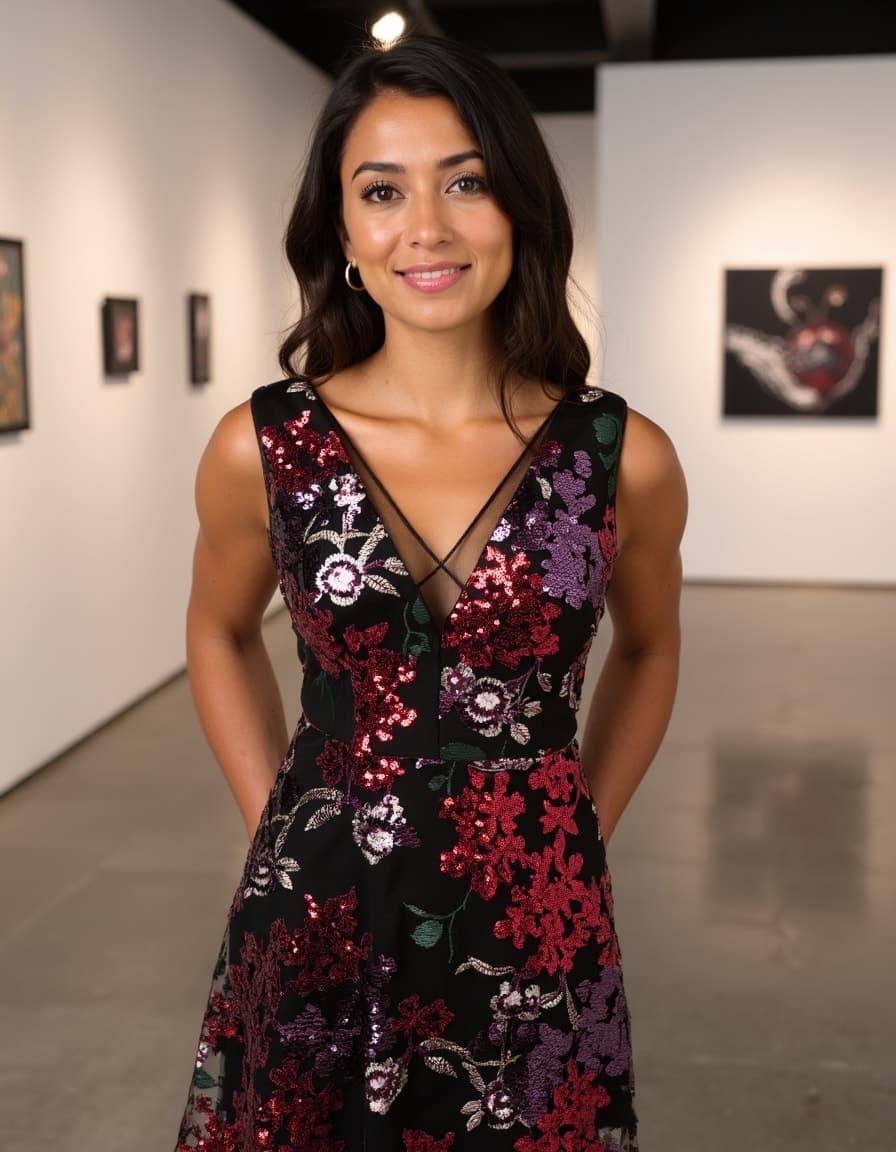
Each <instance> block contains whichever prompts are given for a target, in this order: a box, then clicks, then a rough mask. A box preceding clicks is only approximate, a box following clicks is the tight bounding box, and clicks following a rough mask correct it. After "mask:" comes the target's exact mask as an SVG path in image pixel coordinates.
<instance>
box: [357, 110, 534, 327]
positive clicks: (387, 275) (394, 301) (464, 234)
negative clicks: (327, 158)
mask: <svg viewBox="0 0 896 1152" xmlns="http://www.w3.org/2000/svg"><path fill="white" fill-rule="evenodd" d="M340 176H341V181H342V203H343V225H344V248H345V254H346V258H347V259H350V260H351V259H353V260H355V261H357V264H358V271H357V272H355V273H353V278H354V279H355V280H357V278H358V277H359V276H360V278H361V280H362V281H363V283H364V287H365V288H366V289H367V291H368V293H369V294H370V296H371V297H372V298H373V299H374V300H375V301H376V303H377V304H379V306H380V307H381V308H382V310H383V313H384V316H385V319H386V326H387V331H388V330H389V327H390V325H399V326H403V327H405V328H409V329H422V330H426V331H431V332H436V331H449V330H452V329H458V330H460V329H466V330H468V331H469V332H470V333H471V334H472V333H474V332H477V331H482V330H483V327H484V321H485V319H486V317H487V314H488V311H489V309H490V307H491V305H492V304H493V302H494V300H495V298H496V297H497V295H498V294H499V292H500V291H501V289H502V288H503V287H504V285H505V284H506V283H507V280H508V277H509V276H510V271H511V268H512V266H513V225H512V223H511V221H510V219H509V217H508V216H507V215H506V214H505V213H504V212H503V211H502V210H501V208H499V207H498V205H497V203H496V202H495V200H494V199H493V197H492V195H491V192H490V191H489V189H488V187H487V185H486V181H485V166H484V164H483V161H482V156H481V154H480V152H479V146H478V144H477V142H476V140H474V138H473V137H472V136H471V135H470V132H469V130H468V129H467V128H466V127H465V125H464V124H463V122H462V121H461V119H460V117H459V116H458V114H457V111H456V109H455V107H454V105H453V104H452V103H451V102H450V101H449V100H447V99H445V98H444V97H442V96H422V97H421V96H407V95H405V94H404V93H399V92H389V93H384V94H383V95H380V96H377V97H376V98H375V99H374V100H372V101H371V103H370V104H368V105H367V107H366V108H365V109H364V111H363V112H362V113H361V115H360V116H359V117H358V119H357V121H356V122H355V125H354V127H353V128H352V130H351V132H350V133H349V136H348V138H347V140H346V144H345V151H344V155H343V158H342V166H341V169H340ZM346 291H348V289H346Z"/></svg>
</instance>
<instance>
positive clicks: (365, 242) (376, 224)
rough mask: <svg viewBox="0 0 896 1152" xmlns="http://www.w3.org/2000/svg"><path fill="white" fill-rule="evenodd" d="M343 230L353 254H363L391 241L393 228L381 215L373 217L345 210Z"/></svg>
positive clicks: (376, 249)
mask: <svg viewBox="0 0 896 1152" xmlns="http://www.w3.org/2000/svg"><path fill="white" fill-rule="evenodd" d="M345 231H346V235H347V237H348V241H349V243H350V244H351V246H352V250H353V252H354V253H355V255H356V256H363V254H364V253H376V252H380V251H382V250H383V249H384V248H387V247H388V246H389V245H390V244H391V243H392V242H393V239H394V235H393V234H394V231H395V229H394V227H390V225H389V221H388V219H387V218H386V217H385V216H383V215H380V216H377V217H375V218H373V217H370V216H365V215H364V214H363V213H362V212H358V211H347V212H346V213H345Z"/></svg>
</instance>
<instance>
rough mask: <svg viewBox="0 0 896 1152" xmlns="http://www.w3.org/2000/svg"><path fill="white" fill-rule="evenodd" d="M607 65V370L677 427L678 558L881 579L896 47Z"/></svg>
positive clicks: (889, 415)
mask: <svg viewBox="0 0 896 1152" xmlns="http://www.w3.org/2000/svg"><path fill="white" fill-rule="evenodd" d="M599 84H600V88H599V109H600V111H599V124H598V155H599V158H600V163H599V174H598V191H597V202H598V217H599V228H598V252H599V258H598V266H599V269H600V294H599V299H600V309H601V314H602V318H603V323H604V326H605V329H606V332H607V342H606V350H605V351H606V360H605V371H604V379H605V380H606V382H607V385H608V386H609V387H611V388H616V389H618V390H619V391H622V392H623V393H624V394H625V395H626V396H628V398H629V399H630V401H631V402H632V404H634V405H635V407H640V406H643V408H644V410H645V411H646V412H648V413H649V414H650V415H651V416H653V417H654V418H655V419H656V420H658V421H659V422H660V423H661V424H663V425H664V427H666V428H667V429H668V431H669V432H670V434H671V435H672V437H673V439H674V441H675V443H676V445H677V447H678V449H679V452H680V454H681V457H682V460H683V463H684V465H685V469H686V471H687V474H688V479H689V483H690V490H691V515H690V523H689V526H688V532H687V536H686V540H685V569H686V574H687V576H689V577H690V578H693V579H708V580H726V581H748V582H749V581H788V582H789V581H798V582H803V581H805V582H830V583H835V584H836V583H855V584H893V583H894V582H896V534H894V533H893V532H892V530H891V528H890V526H891V524H892V519H893V512H892V509H893V507H894V504H896V468H894V466H893V461H894V459H896V411H894V408H896V406H894V403H893V389H894V387H896V342H894V341H893V340H892V339H891V333H892V330H893V320H894V309H893V302H894V295H893V287H894V285H893V283H892V270H893V269H894V268H896V223H894V214H893V209H892V204H893V189H894V188H896V151H894V149H893V148H891V147H889V145H888V143H887V141H889V139H890V136H891V134H892V122H891V121H892V109H893V108H894V107H896V58H894V57H869V58H864V59H861V60H857V59H856V60H853V59H839V60H814V61H775V62H746V63H741V62H739V63H717V64H664V65H647V64H645V65H630V66H625V65H620V66H607V67H603V68H601V70H600V75H599ZM853 377H854V378H853ZM726 381H727V391H728V394H727V399H726ZM735 389H737V395H735V393H734V390H735Z"/></svg>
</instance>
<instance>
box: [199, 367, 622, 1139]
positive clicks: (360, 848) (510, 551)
mask: <svg viewBox="0 0 896 1152" xmlns="http://www.w3.org/2000/svg"><path fill="white" fill-rule="evenodd" d="M252 411H253V417H254V420H255V426H256V429H257V433H258V440H259V445H260V450H261V458H262V464H263V468H264V474H265V482H266V487H267V493H268V500H269V508H270V541H271V548H272V552H273V556H274V560H275V562H276V565H277V570H278V573H279V578H280V588H281V591H282V594H283V598H284V600H285V602H286V605H287V607H288V610H289V614H290V618H291V621H292V626H293V629H294V631H295V634H296V637H297V645H298V655H299V659H300V662H301V666H302V673H303V676H302V696H301V706H302V707H301V713H302V714H301V718H300V720H299V723H298V726H297V728H296V731H295V733H294V736H293V739H292V742H291V744H290V748H289V752H288V754H287V756H286V758H285V760H284V762H283V764H282V765H281V766H280V770H279V772H278V774H277V778H276V781H275V782H274V786H273V788H272V791H271V794H270V797H269V799H268V803H267V806H266V808H265V811H264V813H263V815H262V819H261V822H260V824H259V828H258V831H257V833H256V835H255V838H254V841H253V843H252V846H251V849H250V851H249V854H248V857H247V860H246V865H245V869H244V873H243V876H242V879H241V881H240V884H239V886H238V889H237V892H236V894H235V897H234V901H233V905H232V907H231V910H230V916H229V919H228V930H227V932H226V933H225V938H224V942H223V946H222V951H221V956H220V958H219V962H218V966H217V968H216V972H215V977H214V981H213V987H212V994H211V996H210V999H209V1006H208V1010H207V1012H206V1016H205V1020H204V1023H203V1031H202V1036H201V1038H200V1046H199V1055H198V1057H197V1069H196V1075H195V1076H194V1082H193V1087H192V1089H191V1093H190V1097H189V1100H188V1105H187V1110H186V1112H185V1115H184V1120H183V1124H182V1128H181V1133H180V1141H179V1143H178V1152H183V1150H186V1149H199V1148H202V1149H213V1150H215V1152H237V1150H239V1152H249V1150H250V1149H251V1150H253V1152H255V1150H256V1149H263V1148H271V1149H273V1150H274V1152H287V1150H288V1149H291V1148H293V1147H302V1148H306V1147H307V1148H313V1149H315V1150H317V1152H326V1150H329V1152H347V1150H348V1149H351V1150H354V1149H356V1148H357V1149H359V1150H360V1149H364V1150H366V1152H374V1150H376V1152H449V1150H450V1152H466V1150H468V1149H469V1150H470V1152H474V1150H476V1149H483V1150H484V1152H509V1150H510V1149H513V1152H559V1150H560V1149H569V1150H581V1152H585V1150H586V1149H587V1150H588V1152H635V1149H636V1146H637V1141H636V1134H635V1133H636V1122H635V1115H634V1110H633V1079H632V1073H631V1046H630V1039H629V1020H628V1010H627V1005H626V1000H625V992H624V987H623V983H622V971H621V966H620V957H619V948H618V942H617V939H616V933H615V928H614V924H613V909H612V890H611V885H610V877H609V872H608V870H607V866H606V858H605V853H604V846H603V842H602V840H601V836H600V826H599V820H598V817H597V813H596V811H595V809H594V805H593V802H592V797H591V793H590V790H589V787H588V782H587V778H586V775H585V771H584V766H583V765H582V763H581V759H580V755H579V749H578V744H577V742H576V722H577V709H578V706H579V702H580V696H581V689H582V681H583V678H584V673H585V662H586V659H587V656H588V652H589V649H590V646H591V644H592V641H593V638H594V635H595V633H596V630H597V626H598V623H599V621H600V619H601V616H602V615H603V611H604V602H605V595H606V591H607V586H608V583H609V579H610V576H611V573H612V568H613V561H614V558H615V553H616V530H615V513H614V509H615V483H616V472H617V465H618V459H619V454H620V448H621V443H622V436H623V431H624V426H625V418H626V408H625V403H624V401H622V400H621V399H620V398H619V397H618V396H615V395H613V394H612V393H609V392H603V391H600V390H597V389H593V390H592V389H585V388H582V389H580V390H578V391H576V392H573V393H570V394H568V395H566V396H565V397H564V399H563V400H562V401H561V402H560V403H559V404H558V405H557V407H556V408H555V409H554V411H553V412H552V413H551V414H550V416H549V417H548V418H547V419H546V421H545V422H544V424H543V425H542V427H541V428H539V429H538V432H537V433H536V435H535V436H534V437H533V438H532V441H531V443H530V444H529V445H527V446H526V447H525V449H524V450H523V451H522V452H521V454H520V456H519V457H518V459H517V461H516V463H515V464H514V465H512V467H511V469H510V470H509V471H508V473H507V474H506V475H505V476H504V478H503V479H502V481H501V482H500V484H499V485H498V486H497V488H496V489H495V491H494V492H493V493H492V496H491V498H490V499H489V500H487V501H486V503H485V504H484V505H483V508H482V511H481V512H480V515H479V516H478V517H477V518H476V520H475V521H474V522H473V525H472V527H471V528H470V529H469V530H468V532H466V533H465V534H464V536H463V537H462V538H461V540H460V541H459V543H458V546H457V547H456V548H455V549H452V552H451V553H450V554H449V555H448V556H440V555H439V554H438V553H437V552H436V551H435V550H433V549H430V548H429V546H428V545H427V543H426V541H425V538H424V537H423V536H421V534H419V533H418V532H417V531H416V528H415V527H414V526H413V525H411V524H410V523H409V522H407V521H406V520H405V519H404V517H403V514H402V513H401V509H400V508H397V507H396V506H394V502H393V501H391V498H390V496H389V493H388V491H387V490H386V489H385V488H384V486H382V484H381V483H380V481H379V478H378V477H377V476H376V475H375V474H374V473H373V471H372V469H370V467H369V465H368V464H367V463H366V461H364V460H363V458H362V457H361V456H360V453H359V452H358V450H357V448H356V446H355V445H353V444H352V443H351V441H350V440H349V438H348V435H347V434H346V432H345V430H344V429H343V428H342V427H341V425H340V424H339V422H338V421H337V420H336V418H335V417H334V416H333V414H332V412H331V411H330V409H329V408H328V406H327V405H326V404H325V403H324V400H323V398H322V395H319V394H318V393H317V392H316V391H315V389H314V388H312V387H311V386H310V384H309V383H308V382H307V381H304V380H301V379H294V380H287V381H282V382H279V383H277V384H273V385H269V386H268V387H265V388H261V389H259V390H258V391H256V392H255V393H254V394H253V397H252ZM402 525H403V527H402ZM405 529H407V531H405ZM477 533H478V534H477ZM412 548H416V550H417V551H416V553H415V564H414V567H415V572H416V578H415V576H412V575H411V572H410V570H409V566H408V565H406V563H405V560H404V559H403V556H404V557H406V558H408V560H409V562H410V550H411V549H412ZM427 554H428V555H427ZM430 562H431V563H430ZM427 572H429V575H427ZM433 575H437V576H438V578H439V579H450V580H452V581H453V582H454V585H455V589H456V599H454V602H453V607H452V608H451V610H450V612H448V614H447V617H446V618H445V619H444V620H443V621H438V620H437V619H436V618H435V616H434V612H433V610H432V609H431V608H430V606H429V603H428V601H427V595H426V591H427V581H428V580H429V579H430V578H431V577H433ZM449 602H450V601H449ZM312 1131H313V1132H314V1133H315V1135H314V1138H313V1140H312V1139H311V1138H310V1137H309V1135H308V1133H309V1132H312ZM202 1141H206V1143H202Z"/></svg>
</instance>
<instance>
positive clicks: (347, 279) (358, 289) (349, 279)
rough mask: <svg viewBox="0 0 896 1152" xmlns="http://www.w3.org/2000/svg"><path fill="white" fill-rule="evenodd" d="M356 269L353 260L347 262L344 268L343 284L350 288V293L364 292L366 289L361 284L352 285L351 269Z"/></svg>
mask: <svg viewBox="0 0 896 1152" xmlns="http://www.w3.org/2000/svg"><path fill="white" fill-rule="evenodd" d="M357 267H358V265H357V264H356V263H355V262H354V260H349V262H348V263H347V264H346V266H345V282H346V284H348V286H349V288H351V290H352V292H366V291H367V289H366V288H365V287H364V285H363V284H360V285H359V284H352V268H357Z"/></svg>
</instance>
